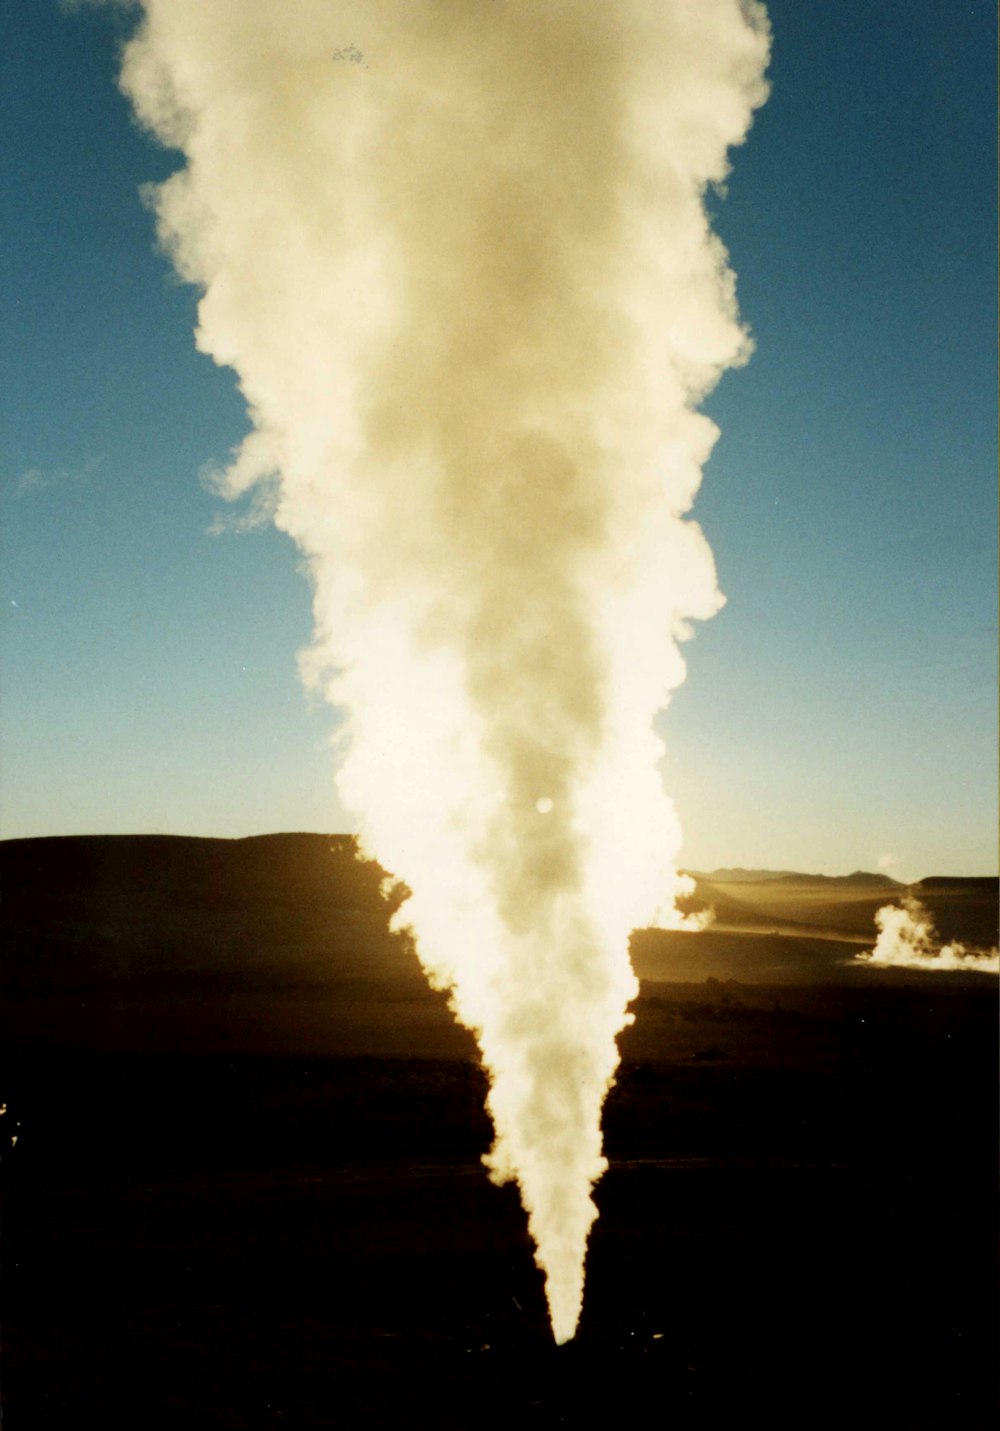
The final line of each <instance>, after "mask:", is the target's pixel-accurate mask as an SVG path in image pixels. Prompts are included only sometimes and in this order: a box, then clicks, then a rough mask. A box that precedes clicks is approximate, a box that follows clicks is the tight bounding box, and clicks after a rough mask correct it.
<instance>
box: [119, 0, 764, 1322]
mask: <svg viewBox="0 0 1000 1431" xmlns="http://www.w3.org/2000/svg"><path fill="white" fill-rule="evenodd" d="M143 9H144V19H143V22H142V25H141V28H140V30H139V31H138V33H137V35H136V36H135V38H134V39H133V40H132V42H131V43H130V45H129V46H128V48H127V50H126V52H125V56H124V67H123V75H122V84H123V88H124V89H125V92H126V93H127V94H128V95H129V97H130V98H131V100H132V102H133V104H134V106H135V110H136V113H137V114H138V116H139V118H140V119H141V121H142V122H143V123H144V124H146V125H147V126H148V127H149V129H151V130H152V131H153V132H154V133H155V134H156V135H157V136H158V137H159V138H160V139H161V140H162V141H163V142H164V143H166V144H168V145H171V146H174V147H176V148H178V149H180V150H181V151H182V153H183V156H184V161H185V162H184V165H183V167H182V168H181V169H180V171H179V172H178V173H177V174H176V175H175V176H174V177H173V178H172V179H170V180H169V181H168V182H167V183H166V184H164V185H162V186H161V187H160V188H159V189H158V190H157V191H155V193H154V194H153V195H152V196H151V201H152V202H153V203H154V204H155V208H156V212H157V216H158V221H159V232H160V235H161V238H162V240H163V242H164V244H165V245H166V246H167V248H168V249H169V251H170V253H171V255H172V257H173V259H174V262H175V265H176V267H177V269H178V271H179V272H180V274H181V275H182V276H183V277H184V278H186V279H188V280H189V281H191V282H192V283H195V284H197V285H199V286H200V288H201V289H202V291H203V294H204V296H203V298H202V301H201V305H200V309H199V324H198V332H197V341H198V346H199V347H200V348H201V349H202V350H203V351H204V352H206V353H209V354H211V355H212V357H213V358H214V359H215V360H216V361H217V362H219V363H222V364H227V365H230V366H231V367H233V368H234V369H235V371H236V373H237V374H238V377H239V382H240V385H241V388H242V391H243V393H244V395H245V397H246V401H247V405H248V410H249V413H250V417H251V420H252V427H253V430H252V432H251V434H250V436H249V437H248V438H247V439H246V441H245V442H244V444H243V445H242V447H241V448H240V450H239V452H238V453H237V454H236V455H235V457H234V460H233V462H232V464H231V466H230V467H229V469H228V471H227V472H225V473H223V474H221V475H220V478H219V481H220V484H221V485H222V487H223V488H224V490H225V491H226V492H227V494H228V495H231V496H236V495H239V494H241V493H245V492H248V491H250V490H251V489H255V490H256V494H257V497H256V500H257V507H256V510H258V511H260V510H266V511H267V512H268V514H269V515H271V516H273V519H274V521H275V522H276V523H277V524H278V526H279V527H281V528H282V529H283V530H284V531H286V532H288V533H290V534H291V535H292V536H293V537H294V539H295V540H296V541H297V542H298V543H299V545H300V547H301V548H302V550H303V552H304V553H305V554H306V556H307V558H308V563H309V568H310V571H311V574H312V580H313V583H314V588H315V618H316V621H315V625H316V639H315V645H314V647H313V649H312V651H311V652H310V653H309V655H308V657H307V658H306V660H305V668H306V671H307V674H308V675H309V677H310V678H311V679H312V680H314V681H316V682H319V683H321V684H322V686H323V689H324V690H325V692H326V693H327V695H328V696H329V698H330V700H331V701H332V702H333V703H334V704H335V705H336V706H337V707H338V709H339V710H340V711H341V712H342V717H343V725H342V740H343V762H342V767H341V772H340V775H339V787H340V791H341V795H342V797H343V799H344V801H345V802H346V803H347V804H348V805H349V806H350V807H351V808H353V810H355V811H356V812H357V817H358V820H359V825H360V829H361V833H362V837H363V841H364V844H365V846H366V847H367V848H368V850H369V851H370V852H372V853H373V854H375V855H376V856H377V857H378V858H379V859H380V860H381V861H382V863H383V864H384V865H385V866H386V867H387V868H389V869H391V870H392V871H393V872H394V874H396V875H397V876H399V877H400V878H402V879H404V880H405V881H406V883H407V884H408V885H409V886H410V887H411V888H412V890H413V897H412V899H411V900H410V901H409V902H408V903H407V904H406V906H405V907H404V909H403V911H402V912H401V915H400V920H401V922H403V923H405V924H407V925H410V926H412V928H413V930H414V932H415V935H416V940H417V947H418V951H419V954H420V958H421V960H422V961H423V964H424V967H425V968H426V970H427V973H428V976H429V977H430V979H431V980H432V981H433V982H434V983H435V984H437V985H439V986H445V987H447V988H449V989H451V990H452V999H453V1006H454V1009H455V1012H456V1014H457V1015H458V1017H459V1018H460V1019H461V1020H462V1021H463V1022H464V1023H466V1024H467V1025H468V1026H469V1027H470V1028H472V1029H473V1030H475V1033H476V1036H477V1038H478V1040H479V1044H480V1047H481V1049H482V1055H483V1060H484V1063H485V1065H486V1067H487V1069H488V1071H489V1075H490V1080H491V1092H490V1096H489V1108H490V1113H491V1115H492V1118H493V1123H494V1127H495V1130H496V1142H495V1145H494V1148H493V1151H492V1153H491V1154H490V1157H489V1165H490V1168H491V1170H492V1173H493V1176H494V1177H495V1178H496V1179H497V1180H503V1179H508V1178H515V1179H516V1180H517V1183H518V1185H519V1188H520V1192H521V1197H522V1200H523V1203H524V1206H525V1208H526V1210H527V1213H528V1217H529V1222H530V1229H531V1234H532V1237H533V1238H534V1241H535V1245H536V1247H537V1259H538V1262H539V1265H540V1266H541V1267H542V1269H543V1270H544V1273H545V1278H546V1288H547V1295H548V1300H549V1309H550V1314H551V1320H552V1327H553V1332H554V1335H555V1337H556V1340H557V1341H565V1340H567V1339H568V1338H570V1337H572V1336H573V1333H574V1331H575V1329H576V1325H577V1321H578V1318H579V1314H580V1307H581V1299H582V1295H583V1270H584V1259H585V1251H586V1243H587V1236H588V1231H589V1228H590V1226H591V1223H592V1221H593V1218H594V1216H595V1210H594V1205H593V1202H592V1199H591V1189H592V1186H593V1184H594V1182H595V1180H596V1179H597V1178H598V1177H599V1176H600V1175H601V1172H602V1171H603V1169H604V1167H605V1162H604V1159H603V1158H602V1154H601V1131H600V1114H601V1106H602V1102H603V1099H604V1096H605V1094H606V1092H607V1089H608V1087H609V1085H610V1083H611V1080H612V1077H613V1073H614V1069H615V1066H616V1063H617V1058H618V1055H617V1049H616V1044H615V1037H616V1034H617V1033H618V1032H619V1031H620V1030H621V1029H622V1027H623V1026H624V1024H625V1022H626V1021H627V1017H628V1016H627V1013H626V1008H627V1005H628V1003H629V1000H630V999H631V998H632V997H633V995H634V993H635V991H636V983H635V979H634V976H633V974H632V970H631V968H630V965H629V958H628V936H629V932H630V930H631V929H632V928H633V927H635V926H636V925H641V924H648V923H650V922H651V921H653V920H654V919H656V918H659V919H660V920H661V921H662V922H667V923H670V922H673V923H677V922H678V916H677V914H676V912H675V909H674V900H675V895H676V893H677V892H678V889H679V888H680V881H679V878H678V876H677V873H676V869H675V865H674V861H675V859H676V855H677V851H678V848H679V844H680V830H679V828H678V824H677V819H676V816H675V813H674V809H673V806H672V804H671V802H670V800H669V798H668V797H667V796H666V795H665V794H664V792H663V790H662V789H661V785H660V780H659V778H658V776H657V773H656V766H657V762H658V760H659V758H660V755H661V753H662V751H661V746H660V744H659V742H658V740H657V739H656V738H655V736H654V735H653V732H652V721H653V717H654V715H655V713H656V712H657V711H658V710H659V709H661V708H662V707H663V706H664V705H665V704H666V702H667V700H668V698H669V695H670V692H671V690H672V689H673V688H674V687H676V686H677V685H678V683H679V682H680V681H681V680H683V677H684V665H683V662H682V659H681V656H680V654H679V651H678V642H679V641H682V640H683V639H685V638H686V637H687V636H688V635H689V625H688V623H689V621H690V620H691V619H692V618H699V619H703V618H706V617H709V616H711V615H712V614H713V612H715V611H716V610H717V609H718V607H719V605H720V604H721V600H722V598H721V597H720V595H719V593H718V590H717V588H716V583H715V573H714V568H713V563H712V558H711V553H710V551H709V548H708V546H707V544H706V542H705V539H704V537H703V536H702V533H701V531H700V530H699V528H698V527H697V526H696V525H695V524H694V523H693V522H691V521H690V520H687V518H686V515H685V514H686V513H687V512H688V511H689V509H690V507H691V504H692V501H693V499H694V496H695V493H696V491H697V488H698V484H699V481H700V477H701V468H702V464H703V463H704V461H705V459H706V457H707V456H708V453H709V451H710V450H711V447H712V444H713V442H714V440H715V436H716V432H715V429H714V427H713V425H712V424H711V422H709V421H708V420H707V419H706V418H705V417H704V416H701V415H699V414H698V413H697V412H696V411H695V410H694V409H695V406H696V404H697V403H698V402H699V401H700V400H701V399H702V398H703V397H704V395H705V394H706V393H707V392H708V391H709V390H710V389H711V388H712V386H713V385H714V384H715V383H716V381H717V380H718V378H719V376H720V375H721V373H722V372H723V371H724V370H725V369H726V368H727V367H730V366H733V365H734V364H739V363H742V362H743V361H744V360H745V359H746V357H747V355H748V352H749V342H748V339H747V336H746V333H745V331H744V330H743V329H742V328H741V326H740V324H739V321H738V318H737V312H736V304H735V299H734V287H733V275H732V274H731V272H730V271H729V269H728V267H727V262H726V254H725V251H724V249H723V248H722V246H721V244H720V243H719V241H718V240H717V239H716V238H715V237H713V235H712V234H711V232H710V230H709V227H708V223H707V220H706V216H705V211H704V208H703V204H702V198H703V194H704V191H705V189H706V186H708V185H710V184H714V183H719V182H721V181H722V180H723V179H724V178H725V176H726V173H727V158H726V155H727V150H728V149H729V147H730V146H731V145H734V144H738V143H739V142H740V141H741V140H742V139H743V137H744V135H745V133H746V131H747V128H748V126H749V124H750V120H751V115H752V112H753V110H754V108H755V107H756V106H757V105H759V104H760V103H761V102H762V101H763V99H764V97H765V93H766V89H765V85H764V82H763V79H762V76H763V72H764V68H765V64H766V58H767V49H768V35H767V26H766V20H765V16H764V12H763V9H762V8H761V7H760V6H759V5H758V4H756V3H754V0H615V2H614V3H610V0H609V3H599V4H598V3H593V0H374V3H371V4H368V5H364V6H360V5H358V4H357V3H356V0H351V3H347V0H295V3H294V4H288V3H287V0H254V3H248V0H144V5H143Z"/></svg>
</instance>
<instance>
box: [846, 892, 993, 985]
mask: <svg viewBox="0 0 1000 1431" xmlns="http://www.w3.org/2000/svg"><path fill="white" fill-rule="evenodd" d="M875 924H876V926H877V928H878V931H879V935H878V941H877V942H876V944H875V948H874V949H873V950H872V951H871V952H870V953H869V954H860V955H859V956H858V958H859V959H860V960H863V961H864V962H865V963H869V964H882V965H895V966H897V967H899V968H904V969H931V970H938V971H942V972H947V971H949V970H951V971H954V970H956V969H975V970H978V971H980V972H981V973H983V974H997V973H1000V951H998V950H996V949H969V948H967V947H966V946H965V945H964V944H958V943H955V942H953V943H951V944H942V943H941V941H940V939H939V937H938V934H937V931H936V930H935V928H934V924H933V922H932V920H931V916H930V914H929V912H928V911H927V910H926V909H925V908H924V906H923V905H922V904H921V903H920V902H919V900H917V899H914V898H913V896H912V895H906V896H905V897H904V899H903V904H902V907H900V906H898V905H895V904H885V905H883V906H882V908H881V909H880V910H878V911H877V912H876V914H875Z"/></svg>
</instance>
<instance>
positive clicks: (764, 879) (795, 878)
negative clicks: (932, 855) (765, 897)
mask: <svg viewBox="0 0 1000 1431" xmlns="http://www.w3.org/2000/svg"><path fill="white" fill-rule="evenodd" d="M685 873H687V874H690V875H693V877H694V878H695V879H703V880H708V881H710V882H712V883H717V884H776V883H779V882H784V883H786V884H791V883H797V884H852V885H873V886H876V887H877V888H881V889H905V888H906V885H905V884H903V883H902V881H900V880H898V879H892V878H891V876H890V875H887V874H881V873H878V874H876V873H874V872H872V871H869V870H855V871H854V872H853V874H847V875H822V874H805V873H804V872H803V871H801V870H747V869H743V868H742V867H741V866H735V867H733V868H731V869H718V870H687V871H685Z"/></svg>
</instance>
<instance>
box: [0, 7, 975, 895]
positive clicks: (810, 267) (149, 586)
mask: <svg viewBox="0 0 1000 1431" xmlns="http://www.w3.org/2000/svg"><path fill="white" fill-rule="evenodd" d="M768 9H769V12H770V15H771V19H772V24H773V28H774V53H773V61H772V66H771V80H772V84H773V92H772V96H771V98H770V100H769V101H768V103H767V105H766V106H765V107H764V109H763V110H762V111H761V112H760V114H759V115H758V117H757V120H756V122H755V125H754V128H753V130H752V132H751V135H750V138H749V140H748V142H747V143H746V145H744V146H743V148H742V149H740V150H737V151H736V152H735V154H734V156H733V163H734V167H733V174H732V178H731V180H730V183H729V186H728V193H727V195H726V196H725V197H724V198H723V197H716V196H713V197H712V199H711V208H712V211H713V213H714V215H715V216H716V226H717V228H718V231H719V232H720V233H721V235H722V237H723V239H724V241H725V243H726V244H727V246H728V248H729V251H730V256H731V261H732V264H733V267H734V268H735V270H736V273H737V275H738V291H739V298H740V304H741V308H742V312H743V315H744V318H745V319H746V320H747V321H748V322H749V323H750V325H751V327H752V329H753V332H754V335H755V338H756V342H757V352H756V354H755V355H754V357H753V359H752V360H751V362H750V364H749V366H748V367H747V368H745V369H743V370H741V371H738V372H734V373H730V374H729V375H728V376H727V377H726V378H725V379H724V380H723V382H722V384H721V386H720V388H719V389H718V391H717V392H716V393H715V394H714V395H713V396H712V398H711V399H710V401H709V402H708V404H707V410H708V411H709V412H710V413H711V415H712V416H713V417H714V418H715V419H716V421H717V422H718V423H719V425H720V427H721V428H722V438H721V439H720V441H719V444H718V446H717V448H716V450H715V453H714V454H713V457H712V459H711V461H710V462H709V464H708V466H707V469H706V474H705V482H704V486H703V488H702V492H701V495H700V497H699V500H698V503H697V505H696V508H695V515H696V516H697V518H698V519H699V520H700V521H701V523H702V525H703V527H704V529H705V531H706V534H707V535H708V537H709V540H710V542H711V544H712V547H713V549H714V551H715V554H716V559H717V563H718V568H719V579H720V583H721V586H722V589H723V590H724V591H725V593H726V595H727V597H728V605H727V606H726V608H725V610H724V611H723V612H722V613H721V614H720V615H719V616H717V617H715V618H714V619H713V620H712V621H711V622H709V623H706V624H705V625H704V626H702V627H700V628H699V629H698V631H697V634H696V637H695V639H694V641H693V642H691V643H690V645H689V646H688V647H687V648H686V655H687V659H688V667H689V676H688V682H687V684H686V685H685V686H684V687H682V688H681V690H680V691H679V692H678V693H677V695H676V696H675V698H674V701H673V704H672V705H671V707H670V709H669V711H668V712H667V713H666V714H665V715H663V716H662V717H661V718H660V723H659V728H660V730H661V733H662V734H663V736H664V738H665V739H666V741H667V745H668V757H667V761H666V762H665V779H666V785H667V788H668V790H669V791H670V792H671V793H672V794H673V795H674V796H675V799H676V801H677V805H678V809H679V812H680V816H681V820H682V823H683V825H684V829H685V832H686V836H687V841H686V846H685V851H684V853H683V859H682V862H683V863H685V864H688V865H690V866H693V867H697V868H713V867H715V866H718V865H723V864H742V865H748V866H768V867H772V868H792V869H806V870H814V871H819V872H824V873H839V872H846V871H849V870H851V869H855V868H857V867H862V868H874V867H876V865H877V864H878V862H879V861H880V860H882V861H883V863H884V866H885V867H887V868H889V870H890V872H891V873H894V874H896V875H898V876H899V877H901V878H905V879H917V878H920V877H921V876H923V875H927V874H931V873H966V874H990V873H995V871H996V867H997V835H996V828H997V809H996V806H997V770H996V748H997V745H996V734H997V727H996V692H997V675H996V644H997V630H996V609H997V605H996V599H997V593H996V476H995V474H996V461H997V457H996V436H997V412H996V397H995V363H996V359H995V353H996V327H995V320H994V314H995V312H996V268H995V243H996V207H995V184H994V175H995V169H996V146H995V112H996V111H995V88H994V63H995V53H996V19H995V14H994V12H993V8H992V7H991V6H990V5H987V4H979V3H956V4H954V5H952V6H948V7H942V6H940V5H939V4H931V3H930V0H885V3H881V4H878V5H872V4H871V3H870V0H843V3H840V4H838V5H836V6H815V5H810V4H804V3H801V0H798V3H796V0H775V3H772V4H770V5H769V6H768ZM127 27H128V22H127V20H126V19H124V18H123V17H122V16H121V15H118V16H116V15H114V14H112V13H108V12H95V11H93V10H90V9H83V10H78V11H75V12H72V13H64V12H61V11H60V9H59V7H58V6H57V4H56V3H55V0H52V3H50V0H29V3H28V4H26V5H24V6H22V7H20V8H19V12H18V16H17V19H16V21H15V23H14V24H13V26H12V27H10V29H9V33H8V36H7V46H6V53H5V55H4V57H3V62H2V63H3V85H4V93H5V95H6V97H7V99H6V120H7V123H6V136H7V137H6V143H5V146H4V153H3V173H2V192H0V202H2V209H3V213H4V217H5V221H6V234H5V242H4V264H5V268H6V271H5V273H4V275H3V277H4V282H3V286H2V297H0V303H2V305H3V320H4V327H5V331H6V333H7V335H8V336H7V342H6V344H5V348H4V373H3V385H2V389H3V397H2V426H3V450H2V466H0V506H2V526H3V531H4V548H3V581H4V587H3V632H2V640H3V645H2V663H3V676H4V690H5V694H4V699H3V706H2V715H0V719H2V726H0V738H2V757H3V769H2V785H0V830H2V834H3V835H4V836H5V837H13V836H19V835H44V834H65V833H85V832H86V833H105V832H126V831H132V832H151V831H164V832H171V833H178V834H206V835H244V834H251V833H260V832H264V831H269V830H289V829H306V830H330V831H332V830H349V829H351V828H352V820H351V817H350V815H349V813H347V812H345V811H343V810H342V809H341V807H340V805H339V804H338V802H337V799H336V794H335V791H334V789H333V771H334V756H333V753H332V751H331V749H330V744H329V736H330V733H331V732H332V731H333V730H334V728H335V724H336V720H335V716H334V714H333V712H331V711H330V710H329V708H327V707H325V706H324V705H323V704H321V703H319V702H318V701H317V700H315V698H312V697H309V696H307V694H306V693H305V692H304V691H303V690H302V688H301V686H300V685H299V683H298V678H297V673H296V653H297V651H298V650H299V649H300V648H301V647H303V646H304V645H305V644H306V643H307V642H308V639H309V634H310V594H309V589H308V585H307V583H306V580H305V579H304V577H303V576H302V574H301V572H300V569H299V558H298V554H297V552H296V549H295V548H294V546H293V545H292V543H291V542H290V541H289V540H288V539H287V538H285V537H284V536H282V535H281V534H279V533H278V532H276V531H274V530H273V529H269V528H261V529H257V530H254V531H250V532H243V533H239V532H236V531H228V532H224V533H223V534H221V535H215V536H213V535H210V534H209V528H210V526H211V525H212V523H213V519H214V517H215V516H216V514H217V512H218V509H219V502H218V499H216V498H214V497H212V496H210V495H208V494H207V493H206V492H205V491H204V490H203V489H202V487H201V486H200V484H199V479H198V474H199V469H200V468H202V467H203V466H204V465H205V464H208V463H218V462H220V461H223V460H224V459H225V457H226V454H227V453H228V451H229V449H230V448H231V447H233V446H234V445H235V444H236V443H237V442H238V441H239V439H240V438H241V437H242V435H243V434H244V432H245V431H246V427H247V424H246V420H245V416H244V413H243V407H242V402H241V399H240V397H239V394H238V393H237V391H236V390H235V386H234V381H233V378H232V375H231V373H229V372H228V371H225V370H220V369H218V368H216V367H214V366H213V364H212V363H211V362H210V361H209V360H208V359H206V358H204V357H202V356H200V355H198V354H197V353H196V352H195V350H194V345H193V340H192V330H193V327H194V320H195V303H196V295H195V294H194V293H193V291H191V290H190V289H188V288H185V287H183V286H182V285H180V284H179V283H178V282H177V281H176V279H174V278H173V277H172V275H171V272H170V269H169V265H168V263H167V261H166V260H165V259H164V258H163V257H162V256H160V255H159V254H157V252H156V251H155V246H154V239H153V223H152V218H151V216H150V215H149V213H148V212H147V211H146V210H145V209H144V208H143V206H142V204H141V202H140V199H139V196H138V190H139V187H140V185H141V184H143V183H144V182H147V181H150V180H158V179H162V178H163V177H165V176H166V175H167V174H168V173H169V172H171V170H172V169H173V168H174V167H176V157H175V156H171V155H169V154H167V153H165V152H164V151H162V150H159V149H157V148H156V147H155V146H154V145H153V144H152V143H151V142H150V141H148V140H147V139H146V138H145V137H144V136H143V135H142V134H140V133H139V132H138V130H137V129H136V127H135V126H134V124H133V123H132V121H131V120H130V117H129V113H128V109H127V106H126V103H125V101H124V100H123V99H122V98H121V96H120V95H119V94H118V91H117V88H116V83H115V77H116V69H117V46H118V43H119V40H120V38H121V36H122V35H123V34H124V33H125V32H126V30H127ZM890 860H894V861H895V863H890Z"/></svg>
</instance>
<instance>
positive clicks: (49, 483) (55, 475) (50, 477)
mask: <svg viewBox="0 0 1000 1431" xmlns="http://www.w3.org/2000/svg"><path fill="white" fill-rule="evenodd" d="M103 463H104V456H103V455H102V456H100V457H88V458H87V460H86V462H84V463H83V465H82V466H81V467H29V468H27V470H26V471H24V472H22V473H21V475H20V476H19V477H18V478H17V479H16V481H15V484H14V487H15V491H16V492H17V493H18V495H19V496H23V495H24V494H26V493H28V492H44V491H47V490H48V489H49V488H51V487H66V486H73V485H75V484H76V483H78V482H86V481H87V480H88V479H89V478H91V477H92V476H93V475H94V473H95V472H97V471H98V470H99V469H100V467H101V466H102V465H103Z"/></svg>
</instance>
